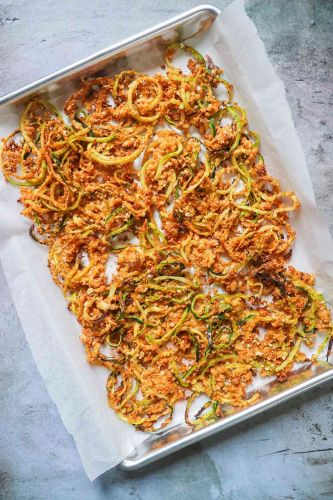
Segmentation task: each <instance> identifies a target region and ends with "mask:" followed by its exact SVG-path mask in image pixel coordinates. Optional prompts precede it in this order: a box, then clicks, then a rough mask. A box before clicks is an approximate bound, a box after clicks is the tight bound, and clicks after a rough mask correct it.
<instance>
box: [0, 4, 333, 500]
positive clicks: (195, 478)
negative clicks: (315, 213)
mask: <svg viewBox="0 0 333 500" xmlns="http://www.w3.org/2000/svg"><path fill="white" fill-rule="evenodd" d="M212 1H213V3H215V4H216V5H218V6H219V7H221V8H222V7H224V6H225V5H226V4H227V3H229V2H226V1H221V0H212ZM198 3H199V2H195V1H193V0H178V1H177V0H168V1H163V0H155V1H153V0H147V1H145V0H137V1H136V2H133V1H132V2H131V1H130V0H118V1H116V0H113V1H106V0H96V1H89V0H81V1H79V0H67V1H66V0H57V1H51V0H30V1H28V0H14V1H11V0H0V72H1V78H0V94H5V93H6V92H9V91H11V90H13V89H15V88H17V87H19V86H22V85H23V84H25V83H29V82H30V81H32V80H34V79H36V78H38V77H41V76H43V75H45V74H47V73H49V72H50V71H53V70H55V69H57V68H60V67H62V66H63V65H65V64H68V63H70V62H74V61H75V60H76V59H78V58H80V57H82V56H85V55H89V54H90V53H91V52H92V51H95V50H98V49H101V48H103V47H104V46H106V45H109V44H111V43H113V42H116V41H118V40H121V39H122V38H124V37H126V36H128V35H130V34H132V33H134V32H137V31H138V30H141V29H143V28H145V27H148V26H149V25H152V24H154V23H156V22H158V21H160V20H162V19H166V18H168V17H170V16H171V15H174V14H176V13H179V12H181V11H183V10H185V9H188V8H190V7H192V6H195V5H197V4H198ZM247 11H248V13H249V15H250V16H251V17H252V19H253V20H254V22H255V23H256V25H257V27H258V30H259V34H260V36H261V37H262V39H263V41H264V43H265V45H266V48H267V51H268V53H269V57H270V59H271V61H272V63H273V64H274V66H275V68H276V70H277V72H278V73H279V75H280V76H281V77H282V80H283V81H284V83H285V86H286V89H287V95H288V99H289V103H290V106H291V109H292V112H293V117H294V120H295V123H296V127H297V130H298V132H299V135H300V138H301V141H302V144H303V147H304V150H305V153H306V157H307V160H308V165H309V169H310V173H311V177H312V180H313V184H314V189H315V194H316V198H317V202H318V204H319V206H320V208H321V210H322V211H323V213H324V214H325V215H326V217H327V219H328V221H329V222H330V228H331V231H332V232H333V217H332V216H333V175H332V172H333V170H332V169H333V164H332V159H333V135H332V134H333V88H332V86H333V83H332V82H333V3H332V2H331V1H329V0H326V1H325V0H317V1H316V0H303V1H302V0H289V1H288V0H279V1H273V0H250V1H248V3H247ZM0 386H1V393H0V498H3V499H10V500H11V499H21V498H29V499H30V498H31V499H66V500H67V499H104V498H108V499H112V500H125V499H132V498H133V500H135V499H138V500H175V499H179V498H183V499H191V500H199V499H205V500H213V499H230V500H232V499H235V500H239V499H240V500H242V499H249V500H250V499H265V500H266V499H318V498H332V499H333V419H332V416H333V396H332V389H333V383H331V384H327V385H326V386H325V387H322V388H319V389H317V390H314V391H313V392H312V393H311V394H307V395H304V396H302V397H299V398H298V399H297V400H295V401H293V402H290V403H289V404H285V405H283V406H282V407H280V408H278V409H274V410H272V411H270V412H269V413H267V414H265V415H263V416H260V417H257V418H255V419H254V420H252V421H250V422H247V423H244V424H242V425H240V426H238V427H237V428H234V429H232V430H230V431H228V432H225V433H224V434H221V435H219V436H216V437H215V438H213V439H209V440H206V441H205V442H203V443H201V444H200V445H196V446H193V447H191V448H188V449H186V450H184V451H183V452H181V453H178V454H176V455H174V456H172V457H170V458H167V459H165V460H163V461H161V462H160V463H158V464H155V465H153V466H152V467H150V468H147V469H146V470H142V471H138V472H136V473H131V474H126V473H124V472H121V471H119V470H118V469H114V470H112V471H109V472H107V473H106V474H104V475H103V476H102V477H100V478H99V479H97V480H96V481H95V482H94V483H92V484H91V483H90V482H89V481H88V479H87V478H86V476H85V474H84V472H83V470H82V466H81V464H80V460H79V457H78V454H77V451H76V449H75V446H74V443H73V440H72V438H71V436H69V435H68V434H67V432H66V430H65V429H64V427H63V425H62V423H61V421H60V418H59V415H58V413H57V410H56V408H55V406H54V404H53V403H52V401H51V400H50V398H49V396H48V394H47V392H46V389H45V387H44V385H43V382H42V380H41V378H40V376H39V373H38V371H37V369H36V367H35V364H34V361H33V359H32V356H31V353H30V351H29V347H28V346H27V343H26V340H25V337H24V334H23V331H22V328H21V326H20V323H19V320H18V318H17V315H16V312H15V308H14V306H13V303H12V301H11V298H10V295H9V291H8V288H7V285H6V283H5V281H4V277H3V274H2V273H1V272H0Z"/></svg>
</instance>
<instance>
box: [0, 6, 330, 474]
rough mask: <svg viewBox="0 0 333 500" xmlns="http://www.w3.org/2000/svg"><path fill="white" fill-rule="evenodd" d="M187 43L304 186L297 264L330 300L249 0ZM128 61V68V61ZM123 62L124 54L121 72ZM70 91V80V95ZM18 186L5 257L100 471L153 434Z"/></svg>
mask: <svg viewBox="0 0 333 500" xmlns="http://www.w3.org/2000/svg"><path fill="white" fill-rule="evenodd" d="M189 43H191V44H192V45H194V46H195V47H196V49H197V50H199V52H201V53H203V54H209V55H210V56H211V57H212V58H213V60H214V61H215V63H216V64H218V65H219V66H222V67H223V68H224V69H225V76H226V78H227V79H228V80H230V81H231V82H232V83H233V84H234V87H235V99H236V100H237V101H238V102H239V104H240V105H242V106H244V107H245V109H246V111H247V113H248V119H249V125H250V128H251V129H253V130H256V131H257V132H258V133H259V135H260V137H261V143H262V153H263V155H264V157H265V161H266V164H267V167H268V170H269V172H270V173H271V174H273V175H274V176H276V177H277V178H278V179H280V180H281V181H282V188H283V189H285V190H294V191H295V192H296V193H297V195H298V197H299V199H300V201H301V204H302V209H301V211H299V212H298V213H297V214H293V216H292V224H293V226H294V227H295V229H296V231H297V237H296V243H295V246H294V253H293V258H292V263H293V264H294V265H296V266H297V267H298V268H300V269H302V270H303V271H311V272H314V273H315V274H316V276H317V284H318V288H319V289H320V290H322V291H324V293H325V297H326V299H327V300H328V302H329V303H330V305H331V306H332V305H333V285H332V284H333V279H332V278H333V242H332V239H331V237H330V234H329V231H328V228H327V225H326V223H325V222H324V221H323V219H322V217H321V215H320V214H319V212H318V210H317V208H316V206H315V200H314V195H313V190H312V186H311V181H310V177H309V173H308V171H307V168H306V163H305V158H304V153H303V151H302V148H301V145H300V142H299V139H298V137H297V134H296V131H295V128H294V125H293V123H292V118H291V113H290V109H289V106H288V104H287V101H286V97H285V91H284V88H283V84H282V83H281V81H280V80H279V79H278V77H277V76H276V74H275V72H274V70H273V67H272V66H271V64H270V62H269V61H268V58H267V55H266V53H265V49H264V46H263V44H262V42H261V40H260V39H259V37H258V34H257V31H256V28H255V26H254V24H253V23H252V22H251V21H250V19H249V18H248V17H247V15H246V13H245V10H244V5H243V1H242V0H236V1H235V2H234V3H232V4H231V5H230V6H229V7H228V8H227V9H226V10H225V11H224V12H223V13H222V14H221V15H220V16H218V18H217V19H216V21H215V22H214V23H213V26H212V27H211V28H210V29H209V31H208V32H205V33H203V35H199V36H196V37H195V38H193V39H191V41H190V42H189ZM158 47H159V46H158V45H157V44H156V45H153V46H152V51H151V52H150V53H149V66H147V63H146V60H145V54H140V53H139V52H136V55H135V56H133V57H129V58H128V59H127V61H126V63H125V64H126V65H127V66H129V67H133V68H135V69H138V70H141V71H149V72H154V71H155V70H157V69H159V70H160V68H158V66H159V65H160V64H161V62H162V59H161V54H160V52H159V48H158ZM120 65H121V66H122V67H123V62H120ZM118 70H119V63H117V67H116V68H115V69H114V71H118ZM68 92H69V89H68V88H64V94H68ZM50 97H51V98H52V99H53V100H55V101H56V102H57V103H60V102H61V101H62V100H63V95H57V96H55V95H51V96H50ZM18 114H19V110H18V109H17V108H16V107H14V106H7V107H6V108H4V109H3V110H2V111H0V135H1V136H5V135H7V134H8V133H9V132H11V131H12V130H13V129H14V128H15V127H17V123H18ZM18 193H19V191H18V189H17V188H14V187H12V186H9V185H7V184H6V185H5V184H4V183H3V182H1V185H0V211H1V212H0V213H1V217H0V237H1V246H0V257H1V260H2V265H3V268H4V271H5V275H6V279H7V281H8V284H9V287H10V290H11V294H12V297H13V301H14V303H15V306H16V309H17V312H18V315H19V318H20V321H21V323H22V326H23V329H24V331H25V334H26V337H27V340H28V343H29V345H30V348H31V350H32V353H33V355H34V358H35V361H36V364H37V366H38V368H39V370H40V372H41V375H42V377H43V379H44V382H45V384H46V386H47V389H48V391H49V393H50V396H51V398H52V399H53V401H54V402H55V403H56V405H57V407H58V410H59V413H60V415H61V418H62V420H63V422H64V424H65V426H66V428H67V429H68V431H69V432H70V433H71V434H72V435H73V437H74V440H75V442H76V445H77V448H78V451H79V453H80V456H81V459H82V463H83V466H84V468H85V471H86V473H87V475H88V477H89V478H90V479H91V480H92V479H94V478H95V477H97V476H98V475H100V474H102V473H103V472H104V471H106V470H108V469H109V468H111V467H113V466H115V465H116V464H118V463H119V462H121V461H122V460H123V459H124V458H125V457H126V456H127V455H129V454H130V453H131V451H132V450H133V449H134V447H135V446H136V445H138V444H139V443H140V442H142V441H143V440H144V439H145V438H146V436H147V435H146V434H144V433H142V432H138V431H135V430H134V429H133V428H132V427H131V426H129V425H127V424H126V423H124V422H122V421H121V420H119V419H118V418H117V417H116V416H115V414H114V413H113V411H112V410H110V409H109V408H108V406H107V400H106V391H105V380H106V377H107V371H106V370H105V368H103V367H90V366H89V365H88V364H87V363H86V361H85V355H84V350H83V347H82V345H81V344H80V342H79V340H78V337H79V333H80V327H79V325H78V323H77V321H76V319H75V317H74V316H72V315H71V314H70V313H69V312H68V310H67V304H66V301H65V300H64V298H63V295H62V293H61V291H60V290H59V289H58V288H57V286H56V285H55V284H54V283H53V281H52V279H51V276H50V274H49V271H48V268H47V265H46V264H47V249H46V248H44V247H42V246H40V245H38V244H36V243H35V242H33V241H32V240H31V239H30V238H29V237H28V235H27V232H28V229H29V226H30V223H29V221H28V220H26V219H25V218H24V217H22V216H21V215H19V211H20V205H18V204H17V201H16V200H17V198H18V196H19V194H18ZM13 334H15V332H13ZM178 415H179V412H178ZM178 418H180V417H179V416H178Z"/></svg>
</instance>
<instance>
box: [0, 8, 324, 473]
mask: <svg viewBox="0 0 333 500" xmlns="http://www.w3.org/2000/svg"><path fill="white" fill-rule="evenodd" d="M219 12H220V11H219V9H217V8H216V7H214V6H211V5H201V6H198V7H196V8H194V9H192V10H189V11H187V12H185V13H183V14H181V15H179V16H177V17H175V18H173V19H170V20H169V21H167V22H165V23H162V24H159V25H157V26H155V27H153V28H151V29H149V30H147V31H145V32H143V33H141V34H139V35H136V36H134V37H132V38H129V39H127V40H125V41H123V42H121V43H119V44H117V45H114V46H112V47H109V48H107V49H105V50H103V51H101V52H98V53H96V54H93V55H92V56H90V57H88V58H86V59H83V60H81V61H78V62H76V63H75V64H72V65H71V66H68V67H66V68H63V69H61V70H59V71H56V72H54V73H52V74H51V75H48V76H46V77H44V78H42V79H40V80H38V81H36V82H34V83H31V84H29V85H26V86H25V87H23V88H21V89H18V90H15V91H13V92H11V93H10V94H7V95H5V96H3V97H0V107H1V108H4V107H6V105H7V104H12V103H21V102H22V101H23V102H24V101H25V100H26V99H27V98H31V96H32V95H34V94H35V93H36V92H38V93H39V94H42V95H43V94H45V95H48V94H50V93H55V92H57V90H58V89H62V88H63V87H64V86H68V87H69V88H70V87H71V86H72V85H73V84H75V83H76V82H77V81H79V80H80V79H81V78H86V77H89V76H92V75H96V74H107V73H109V72H110V70H111V69H113V72H114V71H115V68H118V67H121V64H122V61H125V60H126V59H128V58H129V57H130V58H134V60H135V55H136V54H143V53H145V52H146V53H149V52H147V51H148V50H149V49H150V48H152V47H154V48H160V50H161V51H162V50H163V49H164V47H165V46H166V45H168V44H169V43H172V42H173V41H175V40H178V39H179V38H181V39H182V40H186V39H189V38H191V37H193V36H194V35H196V34H198V33H200V32H202V31H204V30H208V29H209V27H210V26H211V25H212V23H213V22H214V20H215V18H216V17H217V15H218V14H219ZM332 378H333V366H332V365H331V364H329V363H325V362H320V363H316V364H308V365H306V366H304V367H302V368H301V369H299V370H298V371H295V372H293V374H292V375H291V377H290V378H289V379H288V380H287V381H286V382H284V383H277V382H270V383H267V384H266V385H265V386H264V387H263V388H262V389H261V390H260V392H261V400H260V401H259V402H258V403H256V404H254V405H252V406H251V407H248V408H246V409H242V410H237V409H235V410H232V412H231V413H230V414H228V415H226V416H224V417H222V418H220V419H219V420H218V421H217V422H215V423H213V424H210V425H208V426H207V427H204V428H202V429H199V430H193V429H191V428H190V427H188V426H187V425H185V424H179V425H175V426H173V427H171V428H168V429H167V430H164V431H161V432H157V433H155V434H152V435H151V436H149V437H148V438H147V439H146V440H145V441H144V442H143V443H142V444H141V445H139V446H138V447H137V448H136V449H135V450H134V452H133V453H132V454H131V455H130V456H128V457H127V458H126V459H125V460H124V461H123V462H122V463H121V465H120V467H121V468H122V469H124V470H133V469H137V468H139V467H142V466H144V465H147V464H149V463H151V462H153V461H155V460H158V459H159V458H162V457H164V456H166V455H169V454H170V453H173V452H175V451H177V450H180V449H181V448H184V447H185V446H188V445H190V444H193V443H195V442H197V441H199V440H202V439H204V438H205V437H208V436H212V435H213V434H216V433H217V432H219V431H222V430H224V429H227V428H228V427H231V426H233V425H235V424H237V423H239V422H242V421H244V420H246V419H249V418H251V417H253V416H255V415H257V414H259V413H262V412H264V411H266V410H268V409H270V408H272V407H273V406H276V405H278V404H280V403H282V402H284V401H287V400H289V399H291V398H294V397H296V396H298V395H299V394H301V393H303V392H305V391H307V390H309V389H311V388H313V387H315V386H317V385H319V384H322V383H324V382H326V381H328V380H330V379H332Z"/></svg>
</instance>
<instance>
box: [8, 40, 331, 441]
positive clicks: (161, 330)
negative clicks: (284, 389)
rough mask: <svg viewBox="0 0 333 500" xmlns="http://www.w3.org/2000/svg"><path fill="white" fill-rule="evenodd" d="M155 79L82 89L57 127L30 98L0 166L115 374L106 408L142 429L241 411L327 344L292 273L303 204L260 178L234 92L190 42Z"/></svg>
mask: <svg viewBox="0 0 333 500" xmlns="http://www.w3.org/2000/svg"><path fill="white" fill-rule="evenodd" d="M178 50H183V51H185V54H186V55H187V56H188V57H189V62H188V69H187V70H186V71H183V70H181V69H180V68H177V67H176V66H175V65H174V63H173V56H174V53H175V52H176V51H178ZM162 69H163V70H165V71H164V72H163V74H162V73H157V74H155V75H153V76H148V75H144V74H141V73H138V72H137V71H135V70H132V69H130V70H125V71H122V72H121V73H119V74H117V75H115V76H112V77H101V78H93V79H88V80H86V81H84V82H83V83H82V86H81V87H80V88H78V89H77V90H76V91H75V92H74V93H73V94H72V95H71V96H69V98H68V100H67V102H66V104H65V107H64V112H65V114H66V115H67V119H66V121H64V120H63V118H62V115H61V114H60V113H59V112H58V111H57V109H55V108H54V107H53V105H52V104H51V103H49V102H46V101H43V100H41V99H38V98H36V99H34V100H32V101H31V102H30V103H28V105H27V106H26V108H25V110H24V111H23V114H22V116H21V120H20V124H19V129H18V130H15V131H13V133H12V134H10V135H9V136H8V137H7V138H6V139H4V140H3V146H2V150H1V157H0V159H1V166H2V170H3V173H4V177H5V179H6V180H7V181H8V182H10V183H11V184H13V185H15V186H18V187H19V188H20V200H19V201H20V203H22V205H23V211H22V213H23V215H24V216H25V217H28V218H29V219H30V220H31V221H32V223H33V225H32V226H31V230H30V236H31V237H32V238H33V239H34V240H35V241H37V242H38V243H42V244H46V245H47V246H48V249H49V258H48V265H49V268H50V272H51V274H52V277H53V279H54V281H55V283H56V284H57V285H58V286H59V287H60V288H61V289H62V291H63V293H64V296H65V298H66V299H67V301H68V308H69V310H70V311H71V312H72V313H73V314H75V315H76V316H77V319H78V321H79V323H80V325H81V327H82V335H81V340H82V342H83V344H84V345H85V349H86V354H87V360H88V362H89V363H91V364H92V365H94V364H95V365H102V366H104V367H105V368H106V369H107V370H109V373H110V374H109V377H108V381H107V394H108V401H109V404H110V406H111V407H112V408H113V409H114V410H115V411H116V412H117V414H118V415H119V417H120V418H121V419H123V420H125V421H126V422H129V423H130V424H132V425H133V426H135V428H137V429H140V430H143V431H154V430H156V429H157V428H161V427H164V426H166V425H168V424H169V423H170V422H171V420H172V417H173V411H174V407H175V405H176V403H177V402H179V401H182V400H187V407H186V412H185V420H186V422H187V423H188V424H189V425H193V426H196V427H200V426H202V425H205V424H207V423H210V422H212V421H213V420H215V419H217V418H219V417H220V416H221V415H223V414H224V410H225V407H228V406H230V405H231V406H234V407H245V406H248V405H250V404H251V403H253V402H254V401H256V399H258V397H259V396H258V394H254V395H253V396H252V397H251V398H248V397H247V388H248V386H249V384H251V382H252V381H253V378H254V377H255V376H256V374H260V375H261V376H272V375H273V376H275V377H276V378H277V380H280V381H282V380H285V379H287V378H288V376H289V374H290V373H291V371H292V368H293V364H294V362H302V361H304V360H305V355H304V353H303V352H302V351H301V347H302V344H305V345H307V346H308V347H310V348H311V347H313V346H314V344H315V341H316V336H317V332H320V333H326V337H325V339H324V341H323V342H322V343H321V345H320V347H319V349H318V350H317V352H316V354H315V355H314V356H313V360H315V358H316V356H317V355H319V354H320V352H321V351H322V350H323V349H324V347H325V345H326V344H327V343H328V350H327V357H329V355H330V353H331V350H332V345H333V341H332V338H333V337H332V336H331V335H332V324H331V317H330V313H329V310H328V308H327V305H326V304H325V301H324V299H323V297H322V295H321V294H320V293H318V292H317V291H316V290H315V288H314V287H313V286H314V278H313V276H312V275H310V274H306V273H302V272H300V271H298V270H296V269H295V268H293V267H291V266H289V267H288V261H289V259H290V256H291V252H292V245H293V242H294V239H295V232H294V230H293V229H292V227H291V226H290V224H289V218H288V212H290V211H293V210H296V209H298V207H299V203H298V200H297V198H296V196H295V194H294V193H292V192H284V191H282V190H281V188H280V185H279V182H278V181H277V180H276V179H274V178H273V177H271V176H270V175H269V174H268V172H267V169H266V166H265V163H264V159H263V158H262V156H261V155H260V153H259V138H258V136H257V134H255V133H254V132H253V131H250V130H249V129H248V127H247V117H246V112H245V110H244V109H242V108H241V107H240V106H238V104H237V103H235V102H233V98H232V85H231V84H230V83H229V82H228V81H226V80H225V79H224V78H222V74H223V71H222V70H221V69H220V68H218V67H217V66H216V65H215V64H214V63H213V61H212V60H211V58H210V57H209V56H207V57H206V59H205V58H204V57H203V56H202V55H201V54H199V53H198V52H197V51H196V50H195V49H194V48H192V47H190V46H188V45H185V44H183V43H176V44H173V45H172V46H171V47H170V48H169V50H168V51H167V54H166V64H165V66H162ZM217 87H224V88H225V92H224V98H223V99H219V98H218V97H217V96H216V94H217V92H216V91H217ZM219 90H220V89H219ZM111 103H112V104H111ZM194 130H195V132H196V133H194ZM328 341H329V342H328ZM202 394H205V395H206V396H207V397H208V398H209V401H208V402H207V403H205V404H204V405H203V406H202V407H201V409H199V410H198V411H196V410H194V409H193V407H192V405H193V403H195V400H196V399H197V398H198V397H199V396H200V395H202Z"/></svg>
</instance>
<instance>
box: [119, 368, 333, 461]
mask: <svg viewBox="0 0 333 500" xmlns="http://www.w3.org/2000/svg"><path fill="white" fill-rule="evenodd" d="M302 379H303V381H302ZM332 379H333V367H332V365H331V364H329V363H325V362H321V363H318V364H313V365H311V364H310V365H307V366H305V367H303V368H301V369H300V370H299V371H297V372H295V373H294V374H293V375H292V377H291V380H290V379H289V380H287V381H286V382H285V383H276V382H272V383H271V384H268V386H265V387H264V390H263V394H262V397H263V399H262V400H261V401H259V402H258V403H256V404H254V405H252V406H249V407H247V408H245V409H243V410H240V411H236V412H235V413H233V414H231V415H230V416H226V417H223V418H221V419H220V420H218V421H217V422H215V423H213V424H210V425H208V426H207V427H204V428H202V429H200V430H197V431H192V430H191V428H190V427H188V426H185V425H178V426H176V427H174V428H171V429H168V430H167V431H165V432H163V433H161V434H156V435H152V437H151V438H148V439H147V440H146V441H144V442H143V443H142V444H141V445H140V446H138V447H137V448H136V449H135V451H134V453H133V454H132V455H131V456H129V457H127V458H126V459H125V460H124V461H123V462H122V463H121V464H120V465H119V467H120V468H121V469H123V470H126V471H131V470H135V469H139V468H141V467H144V466H146V465H148V464H150V463H152V462H155V461H156V460H159V459H161V458H163V457H166V456H167V455H170V454H171V453H174V452H176V451H178V450H181V449H182V448H185V447H186V446H189V445H191V444H194V443H196V442H198V441H201V440H202V439H205V438H207V437H209V436H212V435H214V434H216V433H217V432H220V431H223V430H225V429H228V428H229V427H231V426H233V425H236V424H238V423H240V422H243V421H244V420H247V419H249V418H251V417H254V416H255V415H259V414H260V413H263V412H265V411H267V410H269V409H270V408H273V407H274V406H277V405H279V404H281V403H283V402H285V401H288V400H290V399H292V398H294V397H296V396H299V395H300V394H302V393H304V392H306V391H308V390H310V389H313V388H314V387H316V386H318V385H321V384H323V383H324V382H328V381H329V380H332ZM221 446H222V445H221Z"/></svg>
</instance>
